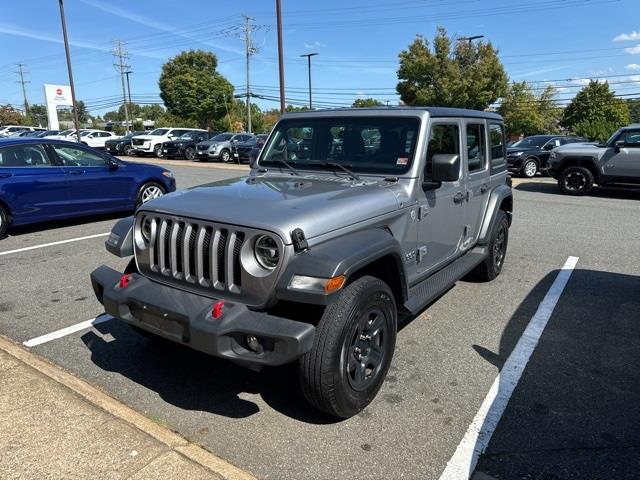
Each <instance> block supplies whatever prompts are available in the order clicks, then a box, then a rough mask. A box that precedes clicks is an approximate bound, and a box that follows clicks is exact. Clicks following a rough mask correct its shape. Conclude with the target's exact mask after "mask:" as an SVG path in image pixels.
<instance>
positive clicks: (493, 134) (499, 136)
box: [489, 123, 506, 173]
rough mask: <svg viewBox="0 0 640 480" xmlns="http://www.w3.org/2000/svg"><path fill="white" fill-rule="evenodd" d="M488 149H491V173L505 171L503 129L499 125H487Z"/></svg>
mask: <svg viewBox="0 0 640 480" xmlns="http://www.w3.org/2000/svg"><path fill="white" fill-rule="evenodd" d="M489 148H490V149H491V173H498V172H500V171H503V170H505V169H506V166H505V158H506V155H505V143H504V127H503V126H502V125H501V124H498V123H492V124H490V125H489Z"/></svg>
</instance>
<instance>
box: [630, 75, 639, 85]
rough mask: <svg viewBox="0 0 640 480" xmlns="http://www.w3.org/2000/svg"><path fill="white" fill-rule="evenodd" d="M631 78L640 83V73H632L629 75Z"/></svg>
mask: <svg viewBox="0 0 640 480" xmlns="http://www.w3.org/2000/svg"><path fill="white" fill-rule="evenodd" d="M629 80H630V81H632V82H633V83H640V75H631V76H630V77H629Z"/></svg>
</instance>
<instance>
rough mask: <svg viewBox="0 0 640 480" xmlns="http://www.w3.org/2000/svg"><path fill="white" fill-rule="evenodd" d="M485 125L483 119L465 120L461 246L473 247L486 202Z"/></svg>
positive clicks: (486, 148) (486, 149)
mask: <svg viewBox="0 0 640 480" xmlns="http://www.w3.org/2000/svg"><path fill="white" fill-rule="evenodd" d="M488 151H489V150H488V142H487V127H486V122H485V120H483V119H477V120H476V119H467V120H465V135H464V149H463V152H464V153H463V162H462V163H463V165H464V177H465V181H466V194H465V213H464V216H465V223H464V240H463V244H462V246H463V248H464V249H466V248H468V247H470V246H472V245H473V244H474V243H475V241H476V239H477V238H478V234H479V233H480V226H481V223H482V218H483V217H484V212H485V209H486V208H487V203H488V201H489V191H490V188H489V187H490V185H489V176H490V175H489V162H488V155H487V152H488Z"/></svg>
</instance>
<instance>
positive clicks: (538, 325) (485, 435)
mask: <svg viewBox="0 0 640 480" xmlns="http://www.w3.org/2000/svg"><path fill="white" fill-rule="evenodd" d="M577 263H578V257H569V258H568V259H567V261H566V262H565V264H564V265H563V267H562V270H561V271H560V272H559V273H558V276H557V277H556V279H555V281H554V282H553V285H551V288H549V291H548V292H547V294H546V295H545V297H544V299H543V300H542V302H541V303H540V305H539V306H538V310H537V311H536V313H535V315H534V316H533V317H532V318H531V320H530V321H529V325H527V328H526V329H525V331H524V333H523V334H522V336H521V337H520V340H518V343H517V344H516V347H515V348H514V349H513V351H512V352H511V355H509V358H508V359H507V361H506V362H505V363H504V366H503V367H502V370H500V373H499V374H498V376H497V377H496V379H495V380H494V382H493V385H491V389H489V393H487V396H486V397H485V399H484V401H483V402H482V405H481V406H480V410H478V413H476V416H475V417H474V418H473V421H472V422H471V425H469V428H468V429H467V432H466V433H465V435H464V437H463V438H462V441H461V442H460V444H459V445H458V448H457V449H456V451H455V453H454V454H453V457H451V460H449V462H448V463H447V466H446V468H445V469H444V472H442V475H440V480H462V479H468V478H469V477H470V476H471V474H472V473H473V471H474V470H475V468H476V465H477V463H478V458H479V457H480V455H481V454H482V453H483V452H484V450H485V449H486V448H487V445H488V444H489V440H491V435H493V432H494V430H495V429H496V427H497V426H498V422H499V421H500V418H501V417H502V414H503V413H504V410H505V408H506V407H507V403H509V398H510V397H511V394H512V393H513V391H514V389H515V388H516V386H517V385H518V381H519V380H520V377H521V375H522V372H523V371H524V368H525V367H526V365H527V362H528V361H529V358H531V354H532V353H533V350H534V349H535V348H536V346H537V345H538V341H539V340H540V336H541V335H542V332H543V331H544V329H545V327H546V326H547V323H548V321H549V318H551V314H552V313H553V310H554V309H555V307H556V304H557V303H558V300H559V299H560V296H561V295H562V292H563V290H564V287H565V286H566V285H567V282H568V281H569V277H571V273H572V272H573V269H574V268H575V266H576V264H577Z"/></svg>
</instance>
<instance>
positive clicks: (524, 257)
mask: <svg viewBox="0 0 640 480" xmlns="http://www.w3.org/2000/svg"><path fill="white" fill-rule="evenodd" d="M171 168H172V170H173V171H174V173H175V175H176V178H177V182H178V187H179V188H185V187H189V186H194V185H198V184H202V183H208V182H211V181H215V180H219V179H224V178H232V177H235V176H239V175H240V174H242V171H240V170H226V169H222V168H202V167H194V166H190V165H188V164H185V165H184V166H182V165H180V166H176V165H174V166H172V167H171ZM514 196H515V215H514V223H513V226H512V228H511V231H510V242H509V250H508V254H507V261H506V265H505V270H504V271H503V273H502V275H501V276H500V277H499V278H498V279H497V280H496V281H494V282H492V283H488V284H479V283H473V282H467V281H460V282H458V283H457V284H456V286H455V287H454V288H453V289H451V290H450V291H449V292H448V293H447V294H445V295H444V296H443V297H442V298H440V299H439V300H438V301H437V302H435V303H434V304H433V305H431V306H430V307H429V308H428V309H427V310H426V311H424V312H423V313H422V314H421V315H419V316H418V317H416V318H410V319H406V321H405V322H403V324H402V330H401V332H400V333H399V335H398V340H397V350H396V353H395V356H394V359H393V364H392V367H391V371H390V373H389V376H388V377H387V380H386V382H385V384H384V386H383V388H382V390H381V392H380V393H379V395H378V397H377V399H376V401H375V402H374V403H373V404H372V405H371V406H370V407H369V408H367V409H366V410H365V411H364V412H362V413H361V414H360V415H358V416H356V417H354V418H352V419H349V420H346V421H340V422H336V421H335V420H332V419H330V418H327V417H325V416H323V415H320V414H318V413H316V412H315V411H313V410H312V409H311V408H310V407H308V406H307V405H306V404H305V402H304V400H303V398H302V395H301V394H300V392H299V391H298V387H297V377H296V373H297V372H296V369H295V368H293V367H291V366H286V367H281V368H272V369H268V370H265V371H263V372H261V373H255V372H251V371H248V370H244V369H241V368H239V367H236V366H234V365H232V364H230V363H227V362H225V361H222V360H218V359H215V358H209V357H207V356H205V355H202V354H199V353H197V352H193V351H190V350H187V349H183V348H179V347H173V346H164V347H159V346H158V345H156V344H153V343H151V342H149V341H148V340H147V339H145V338H143V337H141V336H139V335H137V334H136V333H134V332H133V331H131V330H130V329H129V328H128V327H127V326H126V325H123V324H121V323H119V322H117V321H114V320H110V319H109V318H108V317H107V318H105V317H99V315H100V314H101V305H100V304H99V303H98V302H97V300H95V298H94V295H93V292H92V289H91V285H90V282H89V273H90V272H91V271H92V270H93V269H95V268H96V267H98V266H99V265H101V264H107V265H110V266H112V267H119V268H124V266H125V265H126V263H127V260H121V259H118V258H116V257H113V256H111V255H109V254H107V252H106V251H105V250H104V240H105V236H106V234H107V233H108V232H109V230H110V227H111V225H112V224H113V223H114V221H115V220H116V219H117V218H118V217H117V216H111V217H108V218H105V217H100V218H90V219H82V220H77V221H73V222H57V223H54V224H47V225H38V226H35V227H29V228H25V229H19V230H16V231H13V232H10V236H9V237H8V238H6V239H4V240H2V241H0V272H2V273H1V276H0V286H1V290H0V292H1V293H0V334H2V335H5V336H8V337H10V338H12V339H13V340H15V341H19V342H28V341H29V340H33V339H35V338H38V337H41V336H43V335H47V334H51V333H52V332H57V331H59V330H60V329H62V328H65V327H70V326H74V325H77V324H79V323H80V322H86V321H89V320H92V319H94V318H96V317H98V318H99V319H100V320H101V323H98V324H96V325H94V326H89V325H86V326H85V327H86V328H79V329H78V331H76V332H74V333H71V334H68V335H64V336H60V338H55V337H56V335H53V336H49V337H45V340H46V341H42V343H39V344H34V345H33V346H32V347H31V348H32V350H33V351H34V352H35V353H37V354H39V355H42V356H44V357H46V358H47V359H49V360H51V361H53V362H55V363H57V364H58V365H61V366H62V367H64V368H65V369H67V370H68V371H70V372H72V373H74V374H75V375H77V376H79V377H82V378H84V379H86V380H88V381H89V382H90V383H92V384H94V385H96V386H98V387H99V388H101V389H103V390H104V391H105V392H107V393H109V394H110V395H112V396H114V397H116V398H118V399H119V400H121V401H123V402H125V403H126V404H128V405H129V406H131V407H133V408H135V409H136V410H138V411H140V412H142V413H144V414H146V415H147V416H149V417H150V418H152V419H154V420H156V421H157V422H159V423H162V424H164V425H167V426H169V427H170V428H171V429H173V430H175V431H178V432H180V433H181V434H183V435H184V436H186V437H187V438H188V439H190V440H192V441H194V442H197V443H200V444H201V445H202V446H204V447H205V448H206V449H208V450H210V451H212V452H213V453H215V454H217V455H219V456H221V457H223V458H225V459H226V460H228V461H230V462H232V463H234V464H235V465H237V466H239V467H242V468H244V469H246V470H248V471H250V472H252V473H254V474H255V475H257V476H258V477H264V478H277V479H299V478H313V479H333V478H347V477H348V478H360V479H365V478H371V479H383V478H384V479H386V478H404V479H438V478H440V476H441V474H442V472H443V470H444V469H445V467H446V466H447V463H448V462H450V460H451V459H452V457H453V456H454V453H455V452H456V450H457V448H458V446H459V445H460V444H461V441H462V440H463V438H465V436H466V432H467V430H468V428H469V425H470V424H471V422H472V421H473V420H474V417H475V416H476V414H477V412H478V411H479V409H480V407H481V405H482V403H483V401H484V400H485V397H486V396H487V393H488V392H489V391H490V388H491V387H492V384H493V383H494V380H495V379H496V376H497V375H498V374H499V372H500V371H501V369H502V367H503V365H504V364H505V361H506V360H507V358H509V357H510V354H511V352H512V351H513V350H514V348H516V344H517V343H518V341H519V339H520V338H521V337H522V334H523V331H524V330H525V328H526V326H527V324H528V323H529V322H530V320H531V319H532V317H534V315H535V314H536V311H537V309H538V306H539V305H540V303H541V302H542V301H543V298H545V295H546V294H547V292H548V291H549V289H550V287H551V286H552V284H554V281H555V279H556V277H557V276H558V272H559V270H560V268H561V267H562V266H563V265H564V264H565V262H566V261H567V259H568V258H569V257H577V258H578V260H577V264H576V266H575V268H574V269H573V270H572V272H571V273H570V276H569V277H568V283H567V284H566V287H565V288H564V291H563V292H561V295H560V297H559V299H558V302H557V305H556V306H555V309H553V313H552V314H551V317H550V318H549V320H548V323H547V324H546V328H544V331H542V333H541V336H540V340H539V343H538V345H537V347H536V348H535V350H534V351H533V354H532V355H531V358H530V359H529V362H528V363H527V364H526V367H525V368H524V372H523V373H522V377H521V378H520V381H519V382H518V384H517V386H516V387H515V390H514V391H513V394H512V395H511V396H510V399H509V402H508V404H506V409H505V410H504V414H503V415H502V418H501V420H500V422H499V423H498V425H497V428H496V430H495V433H494V435H493V437H492V438H491V441H490V442H489V444H488V447H487V449H486V452H485V454H484V455H482V456H481V457H480V460H479V463H478V467H477V470H476V474H477V475H478V477H481V475H480V473H482V474H486V475H488V476H489V477H484V478H491V477H493V478H498V479H512V478H539V479H573V478H575V479H592V478H593V479H596V478H597V479H601V478H616V479H627V478H628V479H631V478H638V476H639V475H640V474H639V473H638V471H640V429H638V428H637V425H638V424H640V404H639V403H638V401H637V399H638V395H639V394H640V355H638V352H639V351H640V258H639V253H640V190H636V191H632V190H629V191H627V190H598V191H597V192H594V193H593V194H592V195H590V196H588V197H582V198H572V197H567V196H562V195H560V194H559V193H558V191H557V188H556V186H555V184H554V183H553V182H552V181H551V180H549V179H544V178H536V179H534V180H531V181H529V180H527V181H516V182H515V183H514ZM85 237H86V238H85ZM67 240H73V241H72V242H68V243H58V242H63V241H67ZM47 244H52V245H49V246H43V245H47ZM32 247H36V248H32ZM36 343H38V342H36ZM32 344H33V343H32Z"/></svg>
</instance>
